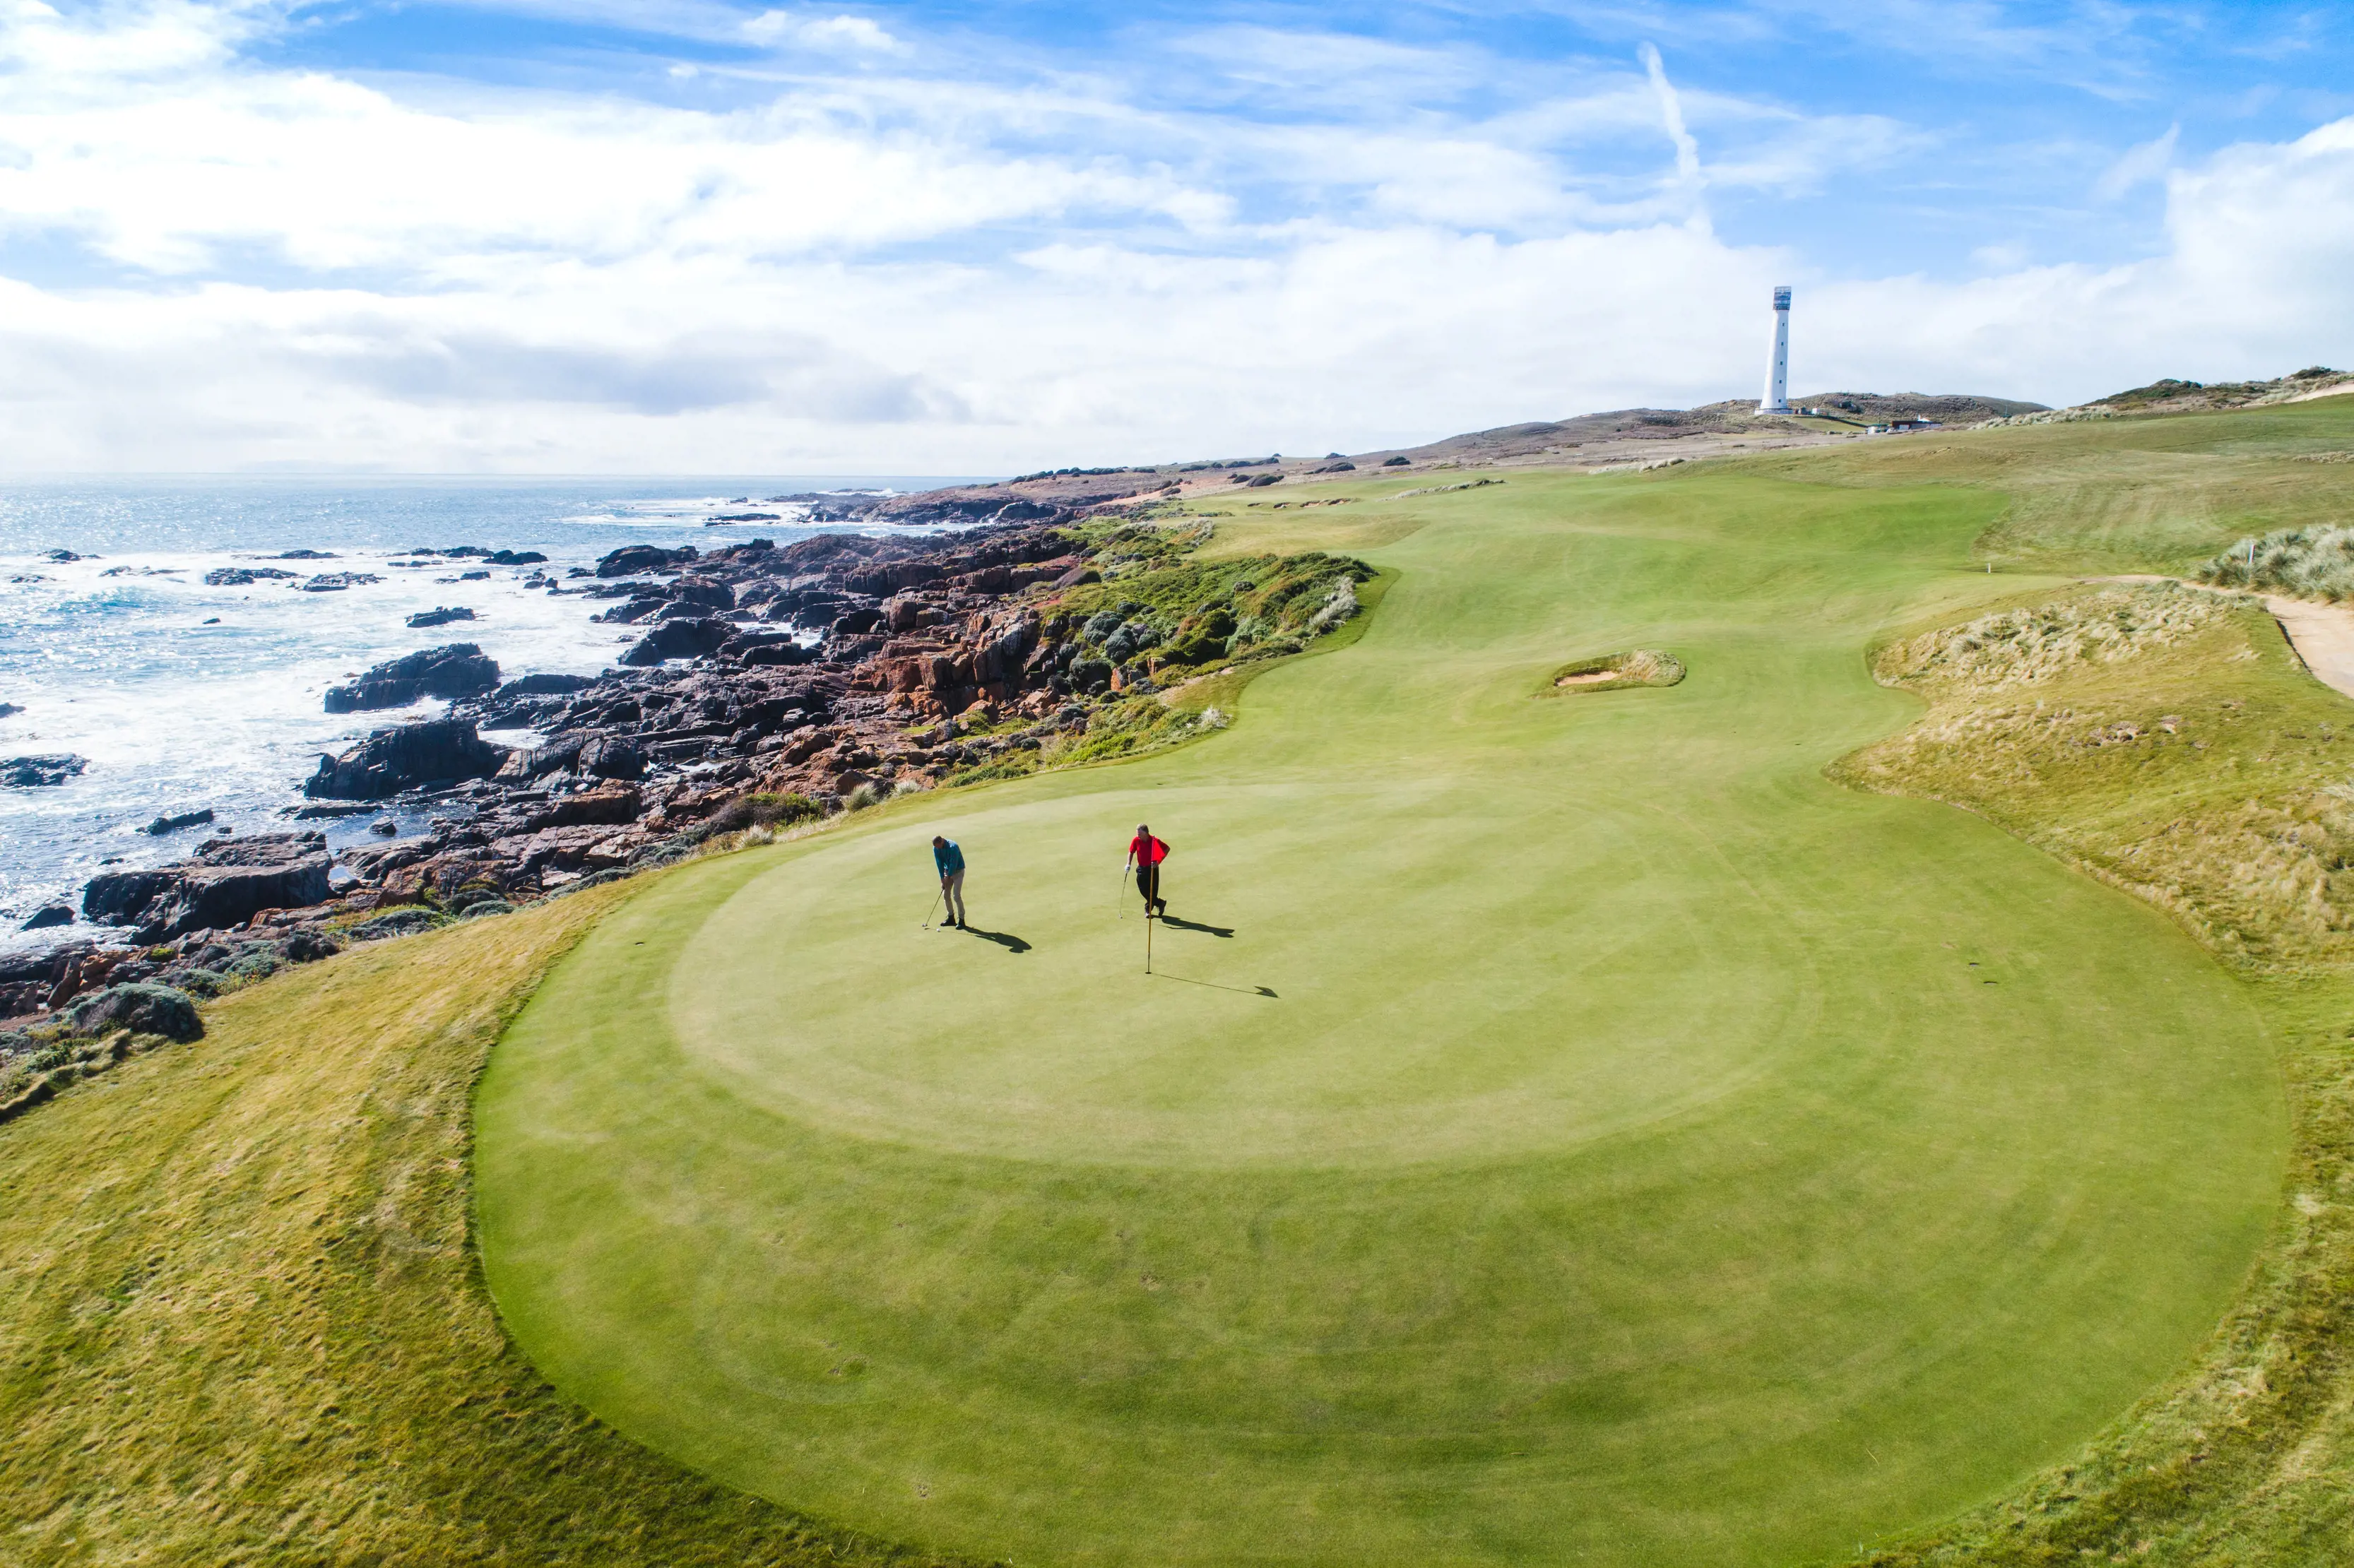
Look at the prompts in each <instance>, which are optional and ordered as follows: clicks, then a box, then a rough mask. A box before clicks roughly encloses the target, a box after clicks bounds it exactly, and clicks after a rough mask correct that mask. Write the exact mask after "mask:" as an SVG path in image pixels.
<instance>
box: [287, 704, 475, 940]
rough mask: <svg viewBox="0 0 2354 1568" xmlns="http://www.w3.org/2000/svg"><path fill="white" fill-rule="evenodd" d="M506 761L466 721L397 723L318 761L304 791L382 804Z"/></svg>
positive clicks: (313, 795)
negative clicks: (418, 787)
mask: <svg viewBox="0 0 2354 1568" xmlns="http://www.w3.org/2000/svg"><path fill="white" fill-rule="evenodd" d="M505 760H506V750H505V748H504V747H496V746H493V745H492V744H491V743H490V742H488V741H486V740H484V739H482V736H478V735H476V734H475V733H474V726H473V724H472V722H471V721H470V720H466V719H434V720H431V721H429V722H428V723H424V724H405V725H398V726H394V727H393V728H390V729H380V730H377V731H376V733H375V734H373V735H371V736H368V737H367V738H366V740H364V741H362V742H361V743H360V744H359V745H357V746H355V747H353V748H352V749H351V750H349V751H347V752H345V753H344V755H343V756H341V757H324V756H323V757H321V758H319V770H318V771H317V772H316V773H314V774H313V775H312V776H311V779H310V781H309V782H307V783H305V784H304V785H303V786H302V793H303V794H305V795H307V796H309V797H310V798H311V799H313V800H383V799H384V798H385V797H387V795H398V794H399V793H400V792H401V791H402V790H403V789H408V788H410V787H411V786H412V785H417V784H432V783H442V782H454V781H455V780H458V779H488V778H489V777H490V776H491V775H493V774H494V773H496V772H497V771H498V770H499V765H500V764H501V763H503V762H504V761H505ZM290 907H291V906H290Z"/></svg>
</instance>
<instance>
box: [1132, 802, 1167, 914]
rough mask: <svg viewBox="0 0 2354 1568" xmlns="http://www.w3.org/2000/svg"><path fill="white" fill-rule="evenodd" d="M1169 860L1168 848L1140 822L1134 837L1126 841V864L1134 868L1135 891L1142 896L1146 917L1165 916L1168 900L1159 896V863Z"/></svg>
mask: <svg viewBox="0 0 2354 1568" xmlns="http://www.w3.org/2000/svg"><path fill="white" fill-rule="evenodd" d="M1168 858H1169V846H1168V845H1167V844H1165V843H1163V842H1161V840H1159V839H1156V838H1154V837H1153V836H1152V830H1151V829H1150V828H1148V827H1146V826H1145V825H1144V824H1143V823H1142V822H1139V823H1137V824H1136V836H1135V837H1134V838H1132V839H1130V840H1129V841H1128V863H1129V864H1130V865H1132V866H1134V867H1136V890H1137V891H1138V892H1139V893H1141V894H1143V895H1144V912H1145V913H1146V914H1147V915H1165V914H1167V913H1168V912H1169V900H1167V899H1166V898H1163V897H1161V862H1162V861H1164V860H1167V859H1168Z"/></svg>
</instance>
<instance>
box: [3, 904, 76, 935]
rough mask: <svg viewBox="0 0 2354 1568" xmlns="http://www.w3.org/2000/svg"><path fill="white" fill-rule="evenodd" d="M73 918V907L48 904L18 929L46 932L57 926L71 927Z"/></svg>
mask: <svg viewBox="0 0 2354 1568" xmlns="http://www.w3.org/2000/svg"><path fill="white" fill-rule="evenodd" d="M73 918H74V912H73V906H72V905H70V904H48V905H44V906H42V907H40V908H38V909H37V910H35V911H34V912H33V917H32V918H31V919H29V920H27V921H26V922H25V923H24V924H23V925H22V926H19V927H16V928H17V929H18V930H20V931H46V930H48V929H49V928H50V927H55V926H70V925H72V924H73Z"/></svg>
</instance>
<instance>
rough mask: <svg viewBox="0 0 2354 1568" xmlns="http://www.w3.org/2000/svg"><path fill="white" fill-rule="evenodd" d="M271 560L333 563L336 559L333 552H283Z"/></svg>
mask: <svg viewBox="0 0 2354 1568" xmlns="http://www.w3.org/2000/svg"><path fill="white" fill-rule="evenodd" d="M271 558H272V559H274V560H281V561H332V560H334V558H335V552H334V551H333V550H281V551H279V552H278V554H277V555H276V556H273V557H271Z"/></svg>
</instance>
